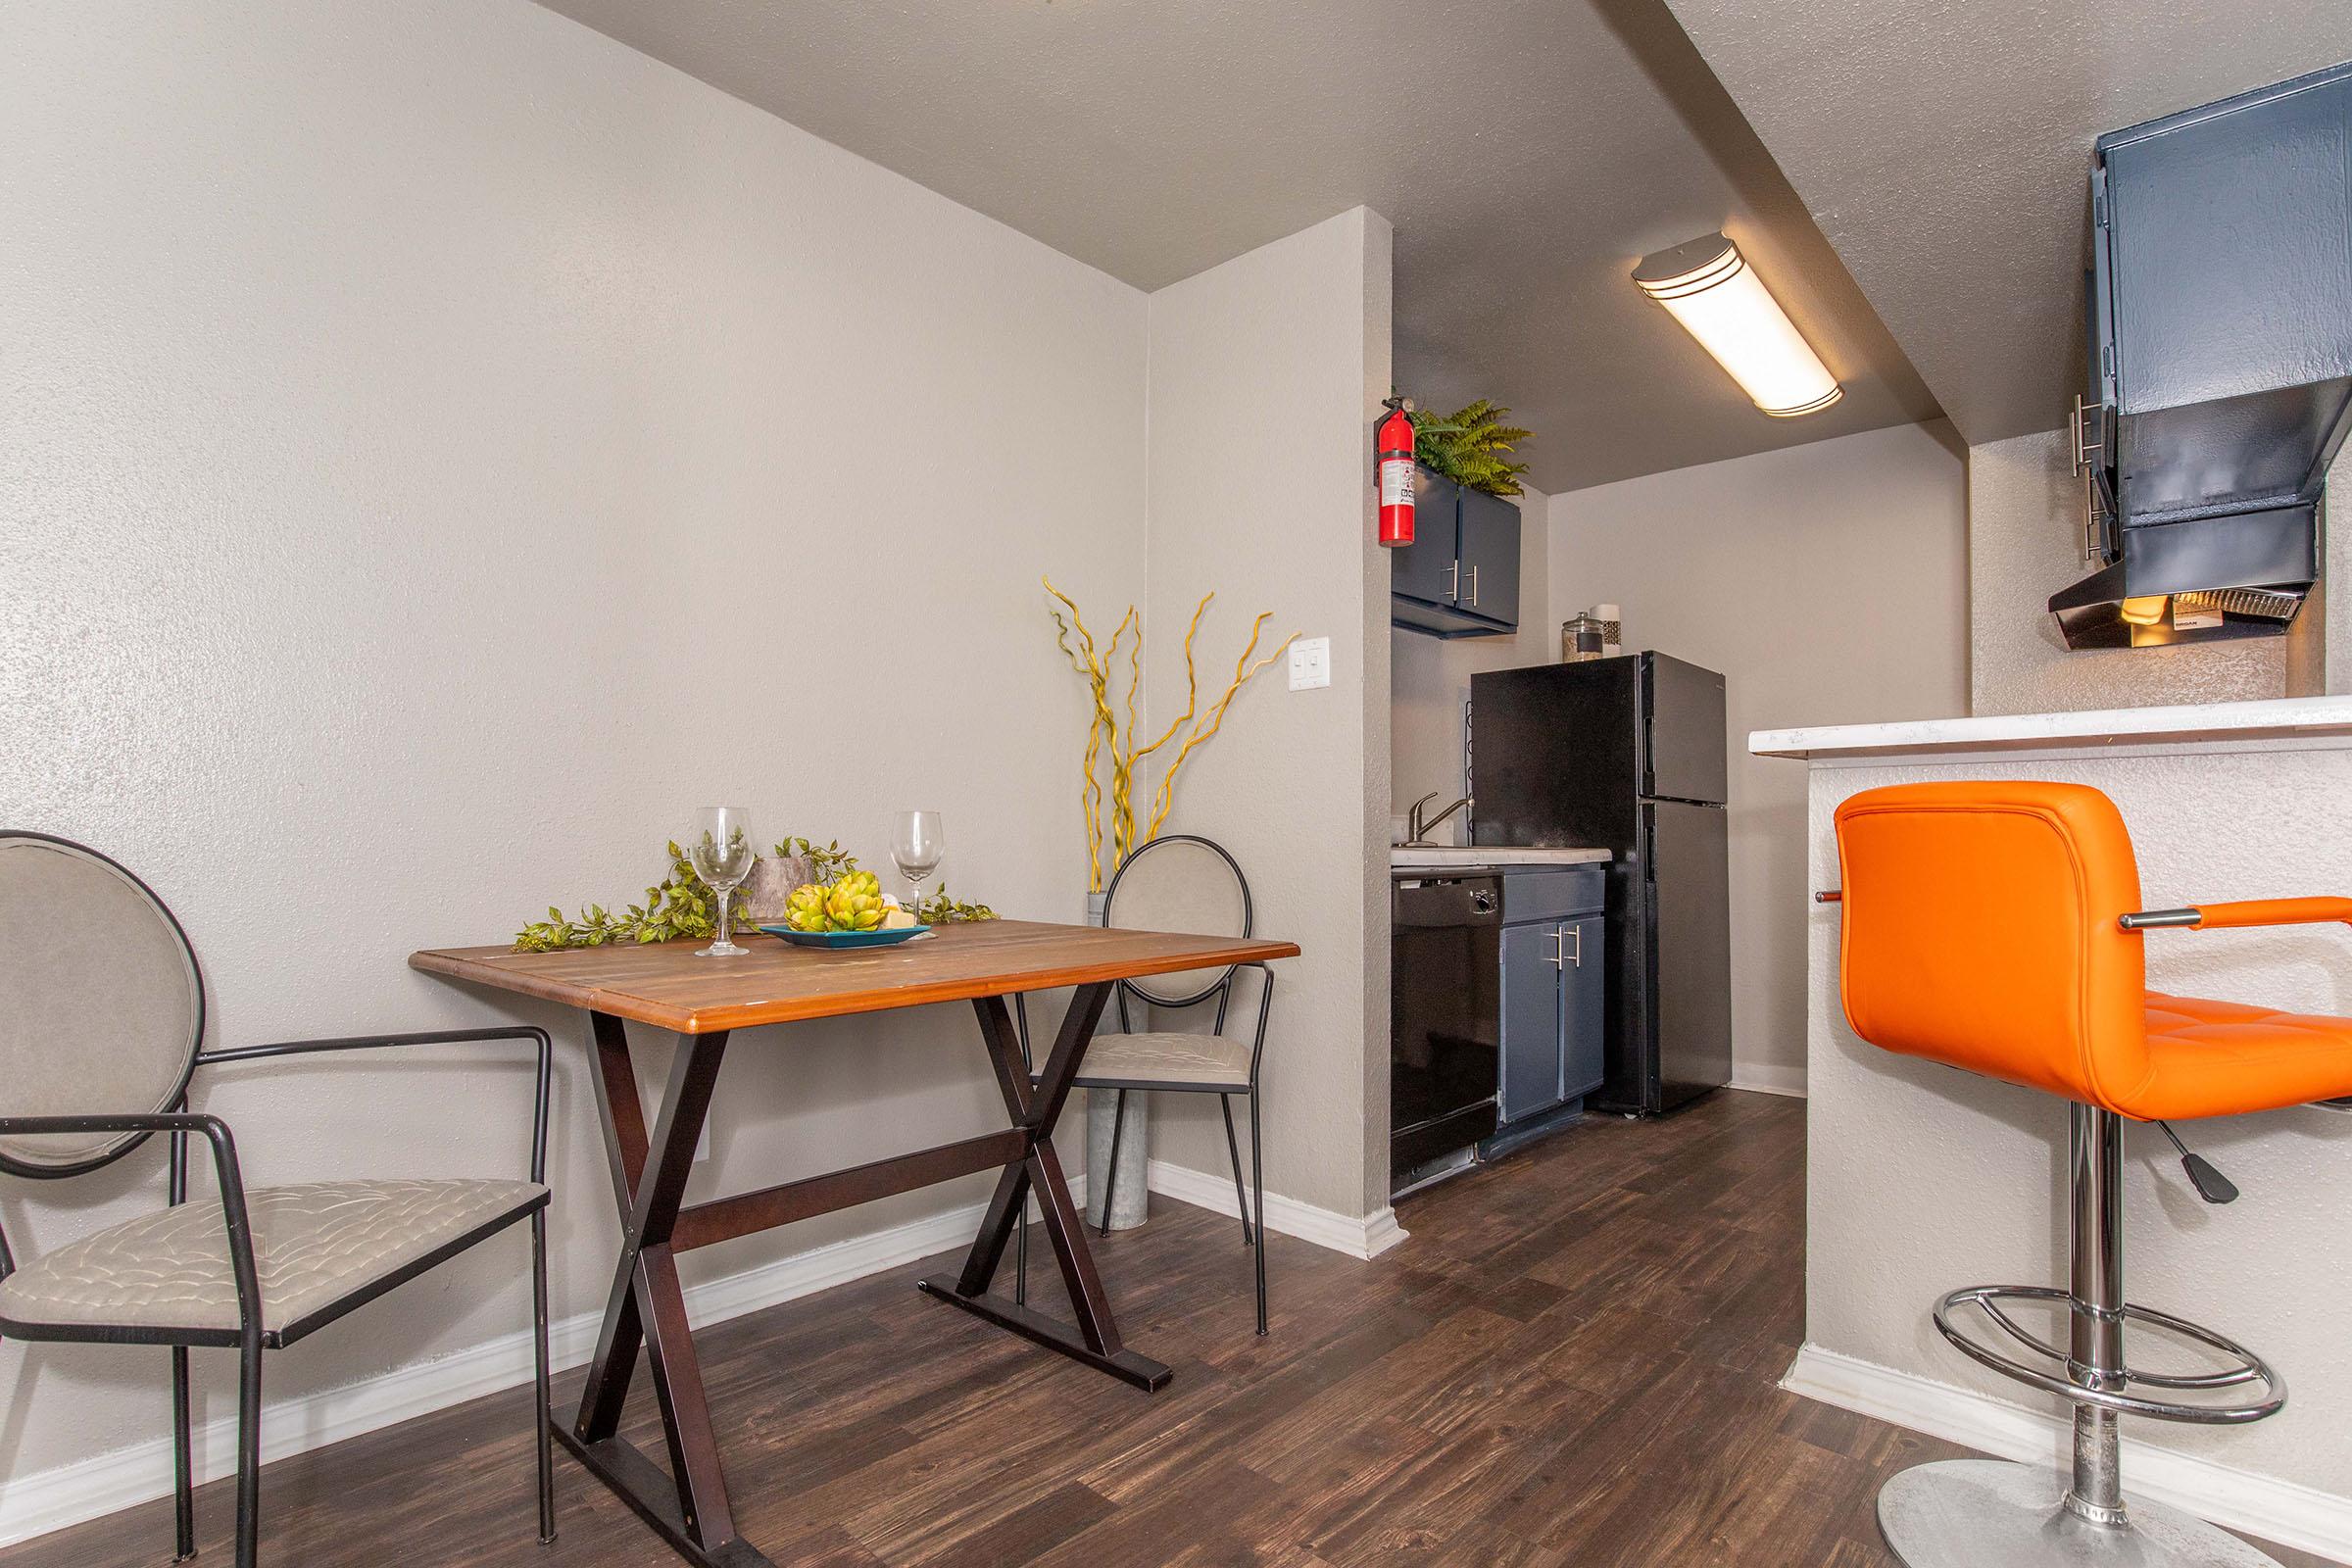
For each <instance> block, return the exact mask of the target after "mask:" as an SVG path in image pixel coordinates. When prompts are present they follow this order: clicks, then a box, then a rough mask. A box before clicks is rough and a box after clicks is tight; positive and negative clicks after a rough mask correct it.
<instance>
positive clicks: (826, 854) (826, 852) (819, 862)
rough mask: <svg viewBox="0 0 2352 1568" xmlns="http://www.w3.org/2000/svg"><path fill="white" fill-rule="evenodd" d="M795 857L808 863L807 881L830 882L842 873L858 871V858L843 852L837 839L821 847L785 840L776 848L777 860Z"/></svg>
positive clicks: (799, 840) (798, 840) (796, 840)
mask: <svg viewBox="0 0 2352 1568" xmlns="http://www.w3.org/2000/svg"><path fill="white" fill-rule="evenodd" d="M796 856H797V857H799V858H801V859H803V860H806V861H808V862H809V880H810V881H812V882H831V881H833V880H834V879H835V878H837V877H839V876H840V875H841V874H842V873H843V872H844V871H855V870H857V869H858V857H856V856H855V855H851V854H848V853H847V852H845V851H844V850H843V849H842V847H841V840H839V839H835V840H834V841H833V842H832V843H830V844H826V845H821V846H820V845H817V844H814V843H812V842H810V841H809V840H808V839H786V840H785V841H784V842H783V843H781V844H779V845H777V846H776V858H777V859H779V860H789V859H792V858H794V857H796Z"/></svg>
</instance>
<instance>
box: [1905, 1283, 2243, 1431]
mask: <svg viewBox="0 0 2352 1568" xmlns="http://www.w3.org/2000/svg"><path fill="white" fill-rule="evenodd" d="M2020 1300H2023V1301H2037V1302H2042V1303H2045V1304H2055V1305H2059V1306H2063V1307H2065V1308H2067V1309H2068V1310H2069V1311H2070V1312H2076V1313H2089V1312H2091V1311H2092V1308H2091V1307H2089V1306H2088V1305H2086V1304H2084V1303H2083V1302H2081V1301H2078V1300H2076V1299H2074V1298H2073V1297H2072V1296H2069V1295H2068V1294H2067V1293H2066V1292H2064V1291H2061V1290H2054V1289H2052V1288H2051V1287H2049V1286H2046V1285H1972V1286H1969V1287H1967V1288H1966V1289H1964V1290H1958V1291H1953V1292H1951V1293H1950V1294H1948V1295H1946V1296H1945V1297H1944V1298H1943V1299H1941V1300H1939V1301H1937V1302H1936V1332H1938V1333H1939V1334H1941V1335H1942V1336H1943V1337H1944V1338H1945V1339H1947V1340H1949V1341H1950V1342H1951V1343H1952V1344H1953V1346H1954V1347H1956V1348H1958V1349H1959V1350H1961V1351H1962V1352H1963V1353H1964V1354H1966V1355H1968V1356H1969V1357H1970V1358H1971V1359H1973V1360H1975V1361H1978V1362H1980V1363H1982V1364H1983V1365H1985V1366H1988V1367H1990V1368H1992V1370H1993V1371H1995V1372H1998V1373H2000V1374H2001V1375H2002V1376H2004V1377H2009V1378H2015V1379H2016V1380H2017V1381H2018V1382H2020V1383H2024V1384H2028V1385H2030V1386H2032V1387H2034V1388H2036V1389H2040V1390H2042V1391H2044V1392H2045V1393H2049V1394H2055V1395H2057V1396H2058V1397H2061V1398H2065V1399H2072V1400H2073V1401H2075V1402H2076V1403H2077V1404H2088V1405H2096V1406H2098V1407H2100V1408H2102V1409H2107V1410H2116V1411H2120V1412H2122V1413H2124V1414H2126V1415H2145V1416H2154V1417H2156V1418H2157V1419H2158V1420H2163V1421H2190V1422H2196V1423H2199V1424H2202V1425H2206V1426H2242V1425H2244V1424H2245V1423H2247V1422H2249V1421H2259V1420H2261V1419H2262V1418H2263V1417H2265V1416H2269V1415H2276V1414H2278V1411H2279V1409H2280V1408H2281V1407H2282V1406H2284V1405H2285V1403H2286V1379H2285V1378H2284V1377H2282V1376H2280V1375H2279V1373H2278V1371H2277V1370H2276V1369H2275V1368H2273V1367H2272V1366H2271V1365H2270V1363H2269V1362H2267V1361H2265V1360H2263V1358H2262V1357H2261V1356H2259V1355H2256V1354H2255V1353H2254V1352H2253V1351H2252V1350H2249V1349H2247V1348H2245V1347H2244V1346H2242V1345H2239V1344H2238V1343H2237V1342H2236V1341H2234V1340H2229V1339H2225V1338H2224V1337H2223V1336H2221V1335H2219V1334H2216V1333H2214V1332H2213V1330H2211V1329H2209V1328H2205V1327H2203V1326H2201V1325H2199V1324H2195V1323H2191V1322H2189V1321H2188V1320H2187V1319H2186V1318H2179V1317H2175V1316H2173V1315H2172V1314H2171V1313H2169V1312H2159V1311H2157V1310H2156V1309H2155V1308H2154V1307H2148V1306H2137V1305H2132V1304H2130V1303H2126V1305H2125V1306H2124V1309H2123V1311H2122V1313H2121V1316H2122V1317H2123V1319H2124V1321H2125V1322H2127V1323H2135V1324H2139V1325H2141V1326H2142V1327H2145V1328H2148V1329H2153V1330H2156V1331H2158V1332H2160V1333H2165V1334H2172V1335H2177V1336H2178V1337H2180V1339H2183V1340H2187V1341H2190V1342H2192V1343H2193V1344H2196V1345H2200V1346H2203V1347H2204V1348H2207V1349H2209V1350H2214V1351H2218V1352H2220V1353H2221V1354H2222V1355H2224V1356H2226V1357H2228V1358H2229V1359H2230V1361H2231V1362H2233V1363H2234V1364H2232V1365H2229V1366H2227V1367H2224V1368H2222V1369H2220V1370H2218V1371H2213V1372H2193V1373H2175V1372H2141V1371H2137V1370H2135V1369H2133V1368H2132V1367H2131V1366H2130V1365H2129V1364H2127V1365H2126V1366H2125V1367H2124V1369H2123V1386H2122V1387H2121V1388H2119V1389H2093V1388H2085V1387H2084V1386H2083V1385H2082V1384H2081V1383H2079V1382H2076V1381H2075V1379H2074V1378H2073V1377H2072V1376H2070V1375H2069V1371H2070V1369H2071V1366H2072V1362H2071V1358H2070V1357H2069V1356H2068V1355H2067V1353H2066V1352H2065V1351H2064V1350H2061V1349H2059V1348H2057V1347H2056V1346H2054V1345H2051V1344H2050V1343H2048V1342H2047V1341H2046V1340H2043V1339H2042V1338H2041V1337H2040V1336H2038V1335H2035V1334H2034V1333H2032V1332H2030V1331H2029V1330H2027V1329H2025V1328H2024V1327H2022V1326H2021V1325H2020V1324H2019V1323H2018V1322H2017V1321H2016V1319H2014V1318H2012V1317H2011V1316H2010V1315H2009V1314H2008V1313H2007V1312H2006V1311H2004V1310H2003V1309H2002V1303H2003V1302H2005V1301H2020ZM1972 1306H1973V1307H1975V1308H1977V1310H1978V1311H1980V1312H1982V1313H1983V1314H1984V1315H1985V1319H1986V1320H1987V1321H1988V1322H1990V1323H1991V1324H1992V1326H1993V1327H1994V1328H1995V1329H1997V1330H1999V1331H2000V1332H2001V1333H2002V1334H2004V1335H2006V1336H2007V1337H2008V1338H2009V1339H2011V1340H2013V1341H2015V1342H2016V1343H2017V1344H2019V1345H2022V1346H2024V1347H2025V1348H2027V1349H2028V1350H2031V1351H2032V1352H2033V1353H2034V1354H2035V1355H2037V1356H2039V1357H2040V1358H2041V1359H2042V1361H2043V1362H2044V1363H2046V1364H2045V1365H2044V1366H2034V1365H2032V1364H2030V1363H2028V1362H2025V1361H2021V1360H2019V1359H2018V1358H2017V1357H2016V1356H2014V1355H2011V1354H2009V1353H2007V1352H2005V1351H2003V1350H2000V1349H1996V1348H1994V1347H1993V1346H1991V1345H1989V1344H1986V1343H1985V1342H1984V1341H1981V1340H1978V1339H1976V1338H1974V1337H1973V1336H1971V1335H1969V1334H1967V1333H1965V1332H1963V1331H1962V1330H1961V1328H1960V1327H1959V1326H1958V1325H1957V1324H1956V1323H1955V1321H1954V1320H1955V1318H1957V1316H1958V1315H1959V1313H1960V1312H1961V1310H1962V1309H1963V1308H1967V1307H1972ZM2051 1364H2054V1365H2055V1367H2056V1369H2057V1370H2055V1371H2052V1370H2049V1365H2051ZM2255 1384H2259V1385H2260V1386H2261V1395H2260V1397H2255V1398H2241V1399H2240V1401H2239V1402H2235V1403H2229V1404H2200V1403H2193V1402H2189V1401H2186V1400H2180V1399H2164V1398H2151V1397H2147V1396H2146V1395H2143V1394H2137V1393H2134V1392H2133V1390H2135V1389H2162V1390H2171V1391H2175V1392H2182V1393H2185V1392H2189V1391H2214V1390H2223V1389H2247V1388H2248V1386H2249V1385H2255ZM2249 1392H2251V1391H2250V1390H2249Z"/></svg>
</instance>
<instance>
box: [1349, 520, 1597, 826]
mask: <svg viewBox="0 0 2352 1568" xmlns="http://www.w3.org/2000/svg"><path fill="white" fill-rule="evenodd" d="M1518 506H1519V630H1518V631H1517V632H1516V633H1514V634H1511V635H1508V636H1501V637H1457V638H1450V639H1441V638H1437V637H1431V636H1427V635H1425V634H1423V633H1421V632H1416V631H1406V630H1404V629H1402V628H1401V627H1393V628H1391V629H1390V631H1389V670H1390V686H1391V691H1392V694H1393V700H1392V705H1391V711H1392V714H1393V726H1392V728H1391V730H1390V734H1389V757H1390V768H1391V771H1392V773H1393V774H1394V776H1395V780H1396V785H1395V789H1394V791H1393V792H1392V794H1393V798H1394V800H1395V802H1396V806H1395V808H1394V809H1395V810H1396V811H1397V813H1399V814H1401V813H1402V812H1403V811H1404V809H1406V808H1407V807H1409V806H1411V805H1412V804H1413V802H1415V801H1417V800H1419V799H1420V798H1421V797H1422V796H1424V795H1429V794H1435V795H1437V796H1438V800H1437V801H1435V802H1433V803H1432V809H1436V808H1437V807H1440V806H1444V805H1446V804H1448V803H1450V802H1453V801H1456V800H1459V799H1460V798H1461V797H1462V796H1463V794H1465V793H1466V787H1465V785H1464V783H1463V767H1462V762H1463V756H1462V753H1463V741H1464V736H1463V733H1462V705H1463V704H1465V703H1467V702H1469V700H1470V677H1471V676H1472V675H1476V674H1479V673H1481V672H1483V671H1486V670H1491V669H1517V668H1520V667H1522V666H1524V665H1528V664H1541V663H1545V662H1549V661H1551V660H1555V659H1557V658H1559V647H1560V643H1559V637H1560V622H1561V620H1563V619H1564V618H1566V616H1568V615H1571V614H1574V613H1576V612H1577V611H1579V610H1582V609H1584V608H1585V606H1584V605H1581V604H1579V605H1575V606H1571V607H1568V608H1566V609H1561V610H1560V611H1559V613H1553V612H1554V610H1555V609H1558V608H1559V607H1555V606H1554V605H1552V603H1551V600H1550V594H1551V527H1550V500H1549V498H1548V497H1546V496H1545V495H1544V493H1543V492H1542V491H1539V490H1529V491H1528V492H1527V493H1526V494H1525V495H1523V496H1521V497H1519V498H1518ZM1468 815H1469V813H1468V812H1466V811H1464V812H1457V813H1456V814H1455V815H1453V816H1452V817H1450V818H1448V819H1447V820H1446V822H1445V823H1444V824H1442V825H1441V826H1440V828H1439V829H1438V841H1439V842H1441V843H1446V844H1458V843H1460V842H1461V840H1462V834H1463V833H1464V832H1465V831H1466V830H1467V828H1468V825H1469V824H1468V822H1467V820H1466V819H1467V817H1468Z"/></svg>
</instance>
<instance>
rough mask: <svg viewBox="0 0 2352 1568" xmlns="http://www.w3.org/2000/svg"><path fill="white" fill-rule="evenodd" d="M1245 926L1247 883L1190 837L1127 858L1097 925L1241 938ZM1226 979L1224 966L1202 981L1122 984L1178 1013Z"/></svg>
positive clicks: (1216, 851) (1181, 977)
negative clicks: (1101, 922) (1180, 1008)
mask: <svg viewBox="0 0 2352 1568" xmlns="http://www.w3.org/2000/svg"><path fill="white" fill-rule="evenodd" d="M1103 924H1104V925H1111V926H1124V927H1126V928H1127V929H1129V930H1132V931H1176V932H1181V933H1183V934H1185V935H1187V936H1201V937H1246V936H1248V935H1250V884H1249V882H1248V881H1247V880H1246V879H1245V878H1244V877H1243V876H1242V868H1241V867H1240V866H1239V865H1238V864H1236V863H1235V862H1234V858H1233V857H1232V856H1230V855H1228V854H1226V853H1225V851H1224V850H1223V849H1222V848H1221V847H1219V846H1218V845H1216V844H1214V843H1211V842H1210V841H1209V840H1207V839H1204V838H1200V837H1197V836H1196V835H1194V834H1190V833H1167V834H1162V835H1161V836H1160V837H1158V838H1155V839H1153V840H1152V842H1151V843H1149V844H1146V845H1145V846H1143V847H1142V848H1141V849H1139V850H1136V851H1135V852H1134V853H1132V854H1130V855H1129V856H1128V857H1127V858H1126V859H1125V860H1123V861H1121V862H1120V864H1119V870H1118V874H1117V875H1116V876H1113V877H1112V878H1111V879H1110V890H1109V891H1108V892H1107V893H1106V894H1104V895H1103ZM1232 974H1233V969H1232V967H1231V966H1230V965H1228V966H1227V967H1225V968H1223V969H1220V970H1217V971H1216V972H1215V973H1214V974H1213V975H1209V976H1207V977H1206V978H1205V979H1203V975H1202V972H1201V971H1200V970H1191V971H1188V972H1186V973H1183V974H1157V975H1147V976H1145V977H1144V978H1142V979H1140V980H1129V981H1126V982H1124V983H1125V984H1126V986H1127V988H1128V989H1129V990H1131V991H1133V992H1134V993H1135V994H1136V995H1138V996H1140V997H1142V998H1143V999H1144V1000H1145V1001H1147V1002H1151V1003H1155V1004H1157V1005H1160V1006H1163V1007H1185V1006H1190V1005H1193V1004H1194V1003H1196V1002H1203V1001H1206V1000H1207V999H1208V998H1209V997H1211V996H1213V995H1215V993H1216V990H1217V988H1218V987H1219V986H1221V985H1223V984H1224V983H1225V982H1226V980H1227V979H1229V978H1231V976H1232Z"/></svg>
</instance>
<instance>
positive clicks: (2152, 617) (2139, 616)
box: [2116, 594, 2172, 626]
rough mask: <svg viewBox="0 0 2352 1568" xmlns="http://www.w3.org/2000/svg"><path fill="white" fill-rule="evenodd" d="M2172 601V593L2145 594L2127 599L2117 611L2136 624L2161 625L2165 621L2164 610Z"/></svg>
mask: <svg viewBox="0 0 2352 1568" xmlns="http://www.w3.org/2000/svg"><path fill="white" fill-rule="evenodd" d="M2171 603H2172V596H2171V595H2170V594H2143V595H2141V596H2140V597H2138V598H2136V599H2127V600H2125V601H2124V603H2123V608H2122V609H2121V610H2118V611H2117V612H2116V613H2117V614H2119V615H2121V616H2123V617H2124V619H2125V620H2127V621H2129V622H2131V624H2132V625H2134V626H2159V625H2162V624H2163V623H2164V613H2165V611H2166V609H2167V608H2169V606H2170V605H2171Z"/></svg>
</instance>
